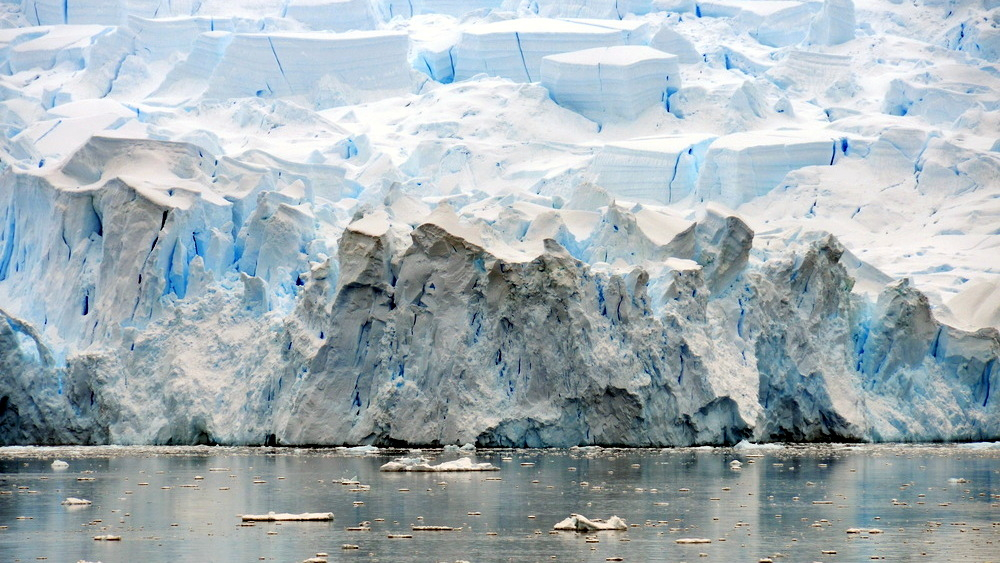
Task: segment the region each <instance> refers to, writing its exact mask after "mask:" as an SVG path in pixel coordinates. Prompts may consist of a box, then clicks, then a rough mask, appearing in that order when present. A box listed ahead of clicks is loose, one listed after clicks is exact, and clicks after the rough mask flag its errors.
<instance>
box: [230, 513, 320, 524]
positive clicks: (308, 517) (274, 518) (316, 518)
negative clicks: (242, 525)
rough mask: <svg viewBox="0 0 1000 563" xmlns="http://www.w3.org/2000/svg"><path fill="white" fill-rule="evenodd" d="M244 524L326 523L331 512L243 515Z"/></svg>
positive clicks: (241, 517)
mask: <svg viewBox="0 0 1000 563" xmlns="http://www.w3.org/2000/svg"><path fill="white" fill-rule="evenodd" d="M240 519H241V520H243V521H244V522H326V521H329V520H333V513H332V512H303V513H300V514H291V513H287V512H268V513H267V514H243V515H242V516H240Z"/></svg>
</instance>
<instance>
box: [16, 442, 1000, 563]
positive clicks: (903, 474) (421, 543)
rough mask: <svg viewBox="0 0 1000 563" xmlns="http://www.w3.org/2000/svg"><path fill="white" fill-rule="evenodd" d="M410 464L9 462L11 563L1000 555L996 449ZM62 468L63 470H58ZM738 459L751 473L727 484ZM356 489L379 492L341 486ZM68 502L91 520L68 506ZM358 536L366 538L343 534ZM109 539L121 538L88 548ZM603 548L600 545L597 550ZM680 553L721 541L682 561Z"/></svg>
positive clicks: (193, 458) (496, 455)
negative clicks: (366, 526) (584, 524)
mask: <svg viewBox="0 0 1000 563" xmlns="http://www.w3.org/2000/svg"><path fill="white" fill-rule="evenodd" d="M400 453H405V452H383V453H382V454H379V455H369V456H351V455H347V454H343V453H338V452H337V451H335V450H293V449H273V448H208V447H205V448H148V447H146V448H0V492H2V494H0V527H5V528H0V561H17V560H21V561H35V560H36V558H39V557H46V558H48V560H49V561H77V560H81V559H82V560H88V561H98V560H99V561H104V562H105V563H112V562H127V561H147V562H154V561H257V560H265V561H302V560H304V559H307V558H309V557H313V556H314V555H315V554H316V553H320V552H326V553H329V559H330V560H331V561H333V560H336V561H366V562H367V561H419V562H426V561H457V560H465V561H473V562H476V561H605V560H607V559H608V558H615V557H621V558H622V559H623V560H624V561H695V560H697V561H757V560H758V559H760V558H765V557H770V558H777V557H782V556H784V560H785V561H827V560H836V561H861V560H869V559H872V558H876V559H877V558H883V557H884V558H885V559H886V560H910V559H919V560H926V561H944V560H948V561H986V560H991V559H996V558H997V556H998V554H1000V446H993V445H987V446H985V447H963V446H857V447H856V446H812V447H785V448H780V449H746V450H734V449H731V448H715V449H710V448H704V449H702V448H696V449H670V450H620V449H614V450H612V449H581V450H516V451H514V450H488V451H487V450H480V451H479V452H477V454H476V456H475V457H476V460H477V461H489V462H492V463H493V464H494V465H498V466H500V467H501V471H499V472H492V473H450V474H405V473H404V474H400V473H379V471H378V468H379V466H380V465H381V464H383V463H385V462H386V461H388V460H389V459H391V458H392V457H393V455H392V454H400ZM427 454H429V455H432V456H435V457H437V461H444V460H448V459H454V458H455V457H457V456H458V454H454V453H449V454H443V453H441V452H440V451H430V450H428V451H425V455H427ZM55 459H63V460H66V461H68V462H69V467H68V468H67V469H65V470H56V469H53V468H52V467H51V463H52V461H53V460H55ZM732 460H739V461H740V462H742V468H741V469H739V470H733V469H731V467H730V462H731V461H732ZM532 464H533V465H532ZM90 478H92V479H93V480H89V479H90ZM351 478H356V479H357V481H360V482H361V483H362V484H365V485H370V486H371V489H370V490H360V489H363V487H357V486H352V485H343V484H341V480H342V479H346V480H351ZM81 479H82V480H81ZM67 497H78V498H85V499H89V500H91V501H93V504H92V505H90V506H83V507H67V506H63V505H61V504H60V503H61V502H62V501H63V500H64V499H65V498H67ZM269 511H275V512H333V513H334V514H335V520H334V521H333V522H286V523H258V524H256V525H254V526H241V525H240V518H239V515H241V514H248V513H249V514H260V513H267V512H269ZM571 513H579V514H582V515H584V516H587V517H589V518H609V517H610V516H612V515H618V516H621V517H623V518H625V519H626V521H627V522H628V523H629V525H630V528H629V530H628V531H626V532H598V533H595V534H592V535H588V534H578V533H571V532H560V533H552V532H551V530H552V526H553V525H554V524H555V523H556V522H558V521H559V520H562V519H563V518H565V517H567V516H568V515H569V514H571ZM366 521H367V522H370V523H371V529H370V531H364V532H352V531H347V530H346V528H347V527H350V526H356V525H358V524H359V523H361V522H366ZM412 525H417V526H452V527H461V530H459V531H452V532H419V531H417V532H414V531H411V526H412ZM850 528H857V529H859V530H860V532H859V533H847V530H848V529H850ZM873 530H876V532H874V533H873ZM877 530H881V532H882V533H877ZM105 534H112V535H119V536H121V538H122V539H121V541H120V542H107V541H95V540H94V539H93V538H94V536H97V535H105ZM392 534H408V535H412V538H390V537H389V535H392ZM594 536H596V538H597V539H598V540H599V541H597V542H596V543H595V542H593V539H589V540H588V537H590V538H593V537H594ZM682 538H705V539H710V540H712V541H711V543H704V544H693V545H684V544H678V543H677V542H676V540H678V539H682ZM344 544H350V545H356V546H358V549H356V550H353V549H352V550H345V549H342V546H343V545H344ZM832 552H836V553H832ZM776 560H777V559H776Z"/></svg>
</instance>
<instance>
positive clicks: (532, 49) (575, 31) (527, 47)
mask: <svg viewBox="0 0 1000 563" xmlns="http://www.w3.org/2000/svg"><path fill="white" fill-rule="evenodd" d="M627 43H628V33H627V32H626V31H623V30H621V29H620V28H616V27H612V26H602V25H591V24H588V23H580V22H572V21H567V20H556V19H545V18H530V19H518V20H509V21H501V22H496V23H487V24H479V25H475V26H472V27H469V28H467V29H465V30H464V31H463V32H462V39H461V41H460V42H459V44H458V45H457V46H456V47H455V49H454V52H453V55H454V60H455V79H456V80H462V79H465V78H469V77H471V76H473V75H475V74H479V73H486V74H488V75H490V76H502V77H504V78H509V79H511V80H514V81H516V82H536V81H538V80H540V79H541V64H542V58H543V57H545V56H546V55H553V54H556V53H565V52H569V51H578V50H581V49H588V48H596V47H613V46H618V45H625V44H627Z"/></svg>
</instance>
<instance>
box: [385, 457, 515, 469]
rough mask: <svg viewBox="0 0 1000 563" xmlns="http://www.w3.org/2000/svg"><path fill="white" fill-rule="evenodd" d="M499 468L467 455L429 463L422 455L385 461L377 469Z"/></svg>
mask: <svg viewBox="0 0 1000 563" xmlns="http://www.w3.org/2000/svg"><path fill="white" fill-rule="evenodd" d="M499 470H500V468H499V467H497V466H495V465H492V464H490V463H475V462H473V461H472V460H471V459H469V458H467V457H463V458H462V459H456V460H454V461H446V462H444V463H439V464H438V465H431V464H430V462H428V461H427V460H426V459H424V458H422V457H401V458H398V459H395V460H393V461H390V462H389V463H386V464H385V465H383V466H382V467H380V468H379V471H415V472H438V471H440V472H446V471H499Z"/></svg>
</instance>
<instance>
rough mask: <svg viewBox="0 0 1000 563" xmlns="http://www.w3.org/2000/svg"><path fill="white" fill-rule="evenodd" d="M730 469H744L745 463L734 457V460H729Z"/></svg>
mask: <svg viewBox="0 0 1000 563" xmlns="http://www.w3.org/2000/svg"><path fill="white" fill-rule="evenodd" d="M729 469H732V470H733V471H739V470H740V469H743V464H742V463H740V460H738V459H734V460H733V461H730V462H729Z"/></svg>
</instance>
